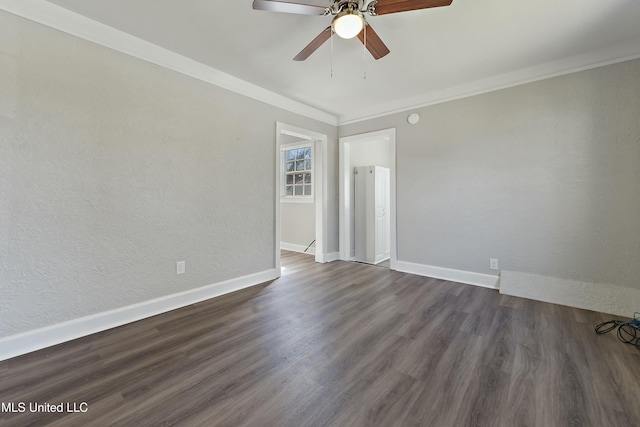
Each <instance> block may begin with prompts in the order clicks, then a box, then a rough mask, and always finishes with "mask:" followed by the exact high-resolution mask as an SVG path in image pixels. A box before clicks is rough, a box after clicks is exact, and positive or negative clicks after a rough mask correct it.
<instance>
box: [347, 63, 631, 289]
mask: <svg viewBox="0 0 640 427" xmlns="http://www.w3.org/2000/svg"><path fill="white" fill-rule="evenodd" d="M638 76H640V61H639V60H635V61H629V62H625V63H619V64H616V65H610V66H606V67H602V68H597V69H592V70H588V71H583V72H579V73H575V74H570V75H565V76H562V77H556V78H552V79H548V80H544V81H539V82H535V83H530V84H526V85H522V86H518V87H514V88H509V89H504V90H500V91H496V92H492V93H488V94H483V95H478V96H474V97H470V98H466V99H461V100H457V101H452V102H448V103H444V104H440V105H435V106H430V107H425V108H421V109H419V110H417V112H418V113H420V116H421V120H420V122H419V123H418V124H417V125H414V126H411V125H409V124H408V123H407V122H406V117H407V115H408V113H402V114H394V115H390V116H386V117H381V118H378V119H375V120H369V121H366V122H360V123H356V124H352V125H347V126H341V127H340V136H348V135H354V134H359V133H363V132H369V131H374V130H379V129H385V128H389V127H396V128H397V219H398V259H399V260H401V261H410V262H415V263H419V264H426V265H433V266H439V267H448V268H453V269H460V270H467V271H473V272H479V273H491V271H490V270H489V269H488V267H489V258H490V257H492V258H499V260H500V267H501V269H504V270H510V271H521V272H526V273H533V274H539V275H544V276H551V277H558V278H566V279H574V280H579V281H584V282H596V283H612V284H615V285H619V286H624V287H629V288H636V289H638V288H640V78H638Z"/></svg>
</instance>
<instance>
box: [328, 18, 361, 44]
mask: <svg viewBox="0 0 640 427" xmlns="http://www.w3.org/2000/svg"><path fill="white" fill-rule="evenodd" d="M331 25H332V26H333V31H334V32H335V33H336V34H337V35H338V36H340V37H342V38H343V39H352V38H354V37H355V36H357V35H358V34H360V31H362V28H363V27H364V19H362V16H360V15H357V14H355V13H344V14H339V15H338V16H336V17H335V18H334V19H333V22H332V23H331Z"/></svg>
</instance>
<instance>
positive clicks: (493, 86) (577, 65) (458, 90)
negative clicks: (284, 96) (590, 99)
mask: <svg viewBox="0 0 640 427" xmlns="http://www.w3.org/2000/svg"><path fill="white" fill-rule="evenodd" d="M639 46H640V39H635V40H628V41H626V42H623V43H620V44H617V45H615V46H605V47H602V48H600V49H595V50H591V51H588V52H584V53H581V54H578V55H573V56H570V57H567V58H561V59H558V60H556V61H551V62H547V63H544V64H540V65H535V66H533V67H528V68H523V69H520V70H516V71H512V72H508V73H504V74H500V75H496V76H491V77H488V78H486V79H481V80H476V81H473V82H468V83H464V84H461V85H457V86H450V87H446V88H443V89H440V90H436V91H432V92H427V93H421V94H419V95H416V96H413V97H411V98H405V99H401V100H398V101H394V102H386V103H381V104H376V105H372V106H371V107H369V108H368V109H364V110H363V109H359V110H354V111H352V112H350V113H346V114H341V115H339V116H338V124H339V125H340V126H343V125H348V124H351V123H357V122H361V121H364V120H370V119H375V118H378V117H383V116H388V115H391V114H395V113H401V112H406V111H409V110H415V109H418V108H423V107H427V106H430V105H436V104H442V103H444V102H449V101H454V100H456V99H462V98H468V97H470V96H475V95H480V94H483V93H489V92H494V91H496V90H500V89H506V88H510V87H513V86H519V85H523V84H526V83H532V82H537V81H540V80H545V79H550V78H553V77H558V76H563V75H565V74H571V73H577V72H579V71H585V70H590V69H592V68H598V67H604V66H606V65H612V64H617V63H618V62H625V61H631V60H634V59H638V58H640V48H639Z"/></svg>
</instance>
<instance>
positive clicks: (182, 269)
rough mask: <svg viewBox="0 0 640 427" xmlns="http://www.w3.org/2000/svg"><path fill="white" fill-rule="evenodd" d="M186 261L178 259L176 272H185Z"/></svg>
mask: <svg viewBox="0 0 640 427" xmlns="http://www.w3.org/2000/svg"><path fill="white" fill-rule="evenodd" d="M185 264H186V263H185V262H184V261H178V262H176V274H184V272H185V267H186V265H185Z"/></svg>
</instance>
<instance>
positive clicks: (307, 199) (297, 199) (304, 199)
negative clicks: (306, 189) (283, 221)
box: [280, 141, 316, 203]
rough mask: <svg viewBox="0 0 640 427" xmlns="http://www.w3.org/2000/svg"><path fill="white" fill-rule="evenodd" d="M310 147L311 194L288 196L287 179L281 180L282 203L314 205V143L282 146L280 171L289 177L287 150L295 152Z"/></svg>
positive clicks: (294, 143) (301, 142)
mask: <svg viewBox="0 0 640 427" xmlns="http://www.w3.org/2000/svg"><path fill="white" fill-rule="evenodd" d="M303 147H310V148H311V194H309V195H306V196H287V195H286V194H285V187H286V182H285V179H281V185H280V201H281V202H282V203H314V200H315V186H316V182H315V181H316V180H315V174H314V171H315V160H314V158H315V154H316V153H315V144H314V143H313V141H299V142H292V143H290V144H283V145H281V146H280V170H281V171H282V177H283V178H284V176H285V175H287V172H286V160H285V158H284V152H285V151H287V150H293V149H296V148H303Z"/></svg>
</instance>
